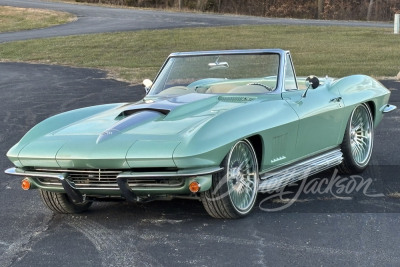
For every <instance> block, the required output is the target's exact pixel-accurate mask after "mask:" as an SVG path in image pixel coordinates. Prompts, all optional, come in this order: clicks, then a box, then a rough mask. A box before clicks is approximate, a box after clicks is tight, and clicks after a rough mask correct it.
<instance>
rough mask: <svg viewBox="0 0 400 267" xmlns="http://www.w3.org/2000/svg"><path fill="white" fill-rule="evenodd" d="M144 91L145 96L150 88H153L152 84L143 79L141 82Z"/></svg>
mask: <svg viewBox="0 0 400 267" xmlns="http://www.w3.org/2000/svg"><path fill="white" fill-rule="evenodd" d="M142 84H143V86H144V89H145V90H146V94H147V93H148V92H149V91H150V89H151V87H152V86H153V82H152V81H151V80H149V79H145V80H143V82H142Z"/></svg>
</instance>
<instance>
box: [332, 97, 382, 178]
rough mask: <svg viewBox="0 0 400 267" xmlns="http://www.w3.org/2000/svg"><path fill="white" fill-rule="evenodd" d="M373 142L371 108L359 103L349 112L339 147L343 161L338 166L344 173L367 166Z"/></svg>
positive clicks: (357, 170) (358, 171) (360, 169)
mask: <svg viewBox="0 0 400 267" xmlns="http://www.w3.org/2000/svg"><path fill="white" fill-rule="evenodd" d="M373 143H374V122H373V118H372V114H371V110H370V108H369V107H368V105H366V104H360V105H358V106H357V107H355V109H354V110H353V112H352V113H351V116H350V119H349V121H348V123H347V127H346V131H345V134H344V137H343V142H342V145H341V149H342V152H343V162H342V163H341V164H340V165H339V166H338V168H339V171H340V172H341V173H344V174H352V173H360V172H362V171H364V170H365V169H366V168H367V165H368V163H369V161H370V159H371V154H372V149H373Z"/></svg>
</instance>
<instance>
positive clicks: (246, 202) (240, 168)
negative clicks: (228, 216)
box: [226, 140, 258, 214]
mask: <svg viewBox="0 0 400 267" xmlns="http://www.w3.org/2000/svg"><path fill="white" fill-rule="evenodd" d="M226 176H227V177H226V182H227V185H228V194H229V198H230V200H231V203H232V205H233V208H234V209H235V210H236V211H237V212H238V213H240V214H246V213H248V212H249V211H250V210H251V209H252V208H253V205H254V202H255V200H256V197H257V190H258V164H257V157H256V155H255V152H254V149H253V147H252V146H251V144H249V142H248V141H247V140H244V141H239V142H238V143H236V144H235V145H234V146H233V147H232V149H231V151H230V153H229V155H228V161H227V172H226Z"/></svg>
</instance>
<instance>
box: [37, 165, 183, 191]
mask: <svg viewBox="0 0 400 267" xmlns="http://www.w3.org/2000/svg"><path fill="white" fill-rule="evenodd" d="M35 171H37V172H49V173H50V172H51V173H67V174H68V176H67V179H68V180H70V181H71V182H73V183H74V184H75V187H76V188H77V189H83V188H85V189H86V188H89V189H118V184H117V176H118V174H120V173H121V172H122V171H121V170H58V169H56V170H55V169H36V170H35ZM38 181H39V182H40V183H41V184H43V185H52V186H54V185H59V186H61V182H60V181H59V180H58V179H55V178H42V177H40V178H38ZM128 184H129V186H130V187H180V186H183V185H184V179H183V178H164V177H159V178H154V177H151V178H140V177H139V178H129V179H128Z"/></svg>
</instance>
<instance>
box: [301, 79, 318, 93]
mask: <svg viewBox="0 0 400 267" xmlns="http://www.w3.org/2000/svg"><path fill="white" fill-rule="evenodd" d="M305 84H306V87H307V89H306V91H305V92H304V94H303V95H302V96H301V97H302V98H305V97H306V96H307V92H308V89H310V88H312V89H315V88H317V87H318V86H319V79H318V77H317V76H314V75H310V76H308V77H307V79H306V82H305Z"/></svg>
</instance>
